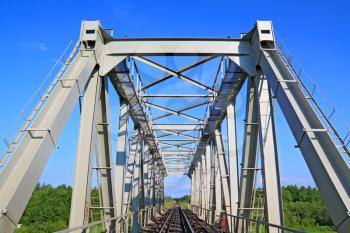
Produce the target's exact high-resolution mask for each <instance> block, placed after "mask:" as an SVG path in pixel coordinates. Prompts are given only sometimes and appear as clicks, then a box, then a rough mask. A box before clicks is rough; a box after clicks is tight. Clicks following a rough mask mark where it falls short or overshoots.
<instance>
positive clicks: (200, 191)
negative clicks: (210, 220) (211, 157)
mask: <svg viewBox="0 0 350 233" xmlns="http://www.w3.org/2000/svg"><path fill="white" fill-rule="evenodd" d="M197 169H198V198H199V203H198V206H199V207H200V208H199V217H200V218H203V209H202V207H203V185H202V184H203V171H202V161H201V159H200V160H199V161H198V163H197Z"/></svg>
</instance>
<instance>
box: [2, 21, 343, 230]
mask: <svg viewBox="0 0 350 233" xmlns="http://www.w3.org/2000/svg"><path fill="white" fill-rule="evenodd" d="M75 49H77V52H75V50H74V51H73V52H72V54H71V55H70V56H69V59H68V60H69V62H67V64H66V66H65V67H64V68H63V69H61V71H60V72H59V74H58V76H57V77H56V78H55V79H54V82H53V83H52V85H51V86H50V87H49V89H48V90H49V91H47V92H45V93H44V96H43V97H42V98H41V99H40V102H39V103H38V105H37V106H41V107H39V108H37V107H36V109H34V111H33V114H31V115H30V117H29V119H28V120H27V121H26V123H25V125H24V127H22V129H21V130H20V132H19V133H18V134H17V135H16V138H15V140H14V143H12V144H11V147H10V148H9V150H8V151H7V152H6V154H5V156H6V157H5V159H2V160H0V161H5V160H7V158H10V159H9V160H8V162H7V164H6V166H5V167H4V168H3V170H2V172H1V174H0V232H4V233H12V232H13V231H14V230H15V228H16V226H17V224H18V222H19V220H20V217H21V215H22V214H23V211H24V209H25V207H26V205H27V203H28V201H29V198H30V196H31V194H32V192H33V190H34V188H35V186H36V184H37V182H38V180H39V178H40V175H41V173H42V171H43V170H44V168H45V165H46V163H47V161H48V159H49V158H50V155H51V153H52V152H53V150H54V149H55V148H56V146H57V144H56V143H57V141H58V139H59V136H60V133H61V132H62V130H63V128H64V126H65V124H66V122H67V121H68V119H69V115H70V113H71V112H72V110H73V108H74V106H75V104H76V102H77V101H78V99H79V97H80V96H84V97H83V98H84V100H83V106H82V112H81V119H80V125H81V127H80V132H79V140H78V141H79V143H78V152H77V163H76V170H75V179H74V187H73V195H72V203H71V204H72V209H71V215H70V227H75V228H74V231H75V232H82V231H84V230H77V229H79V227H80V226H86V225H89V224H88V222H89V211H90V210H91V209H92V208H101V207H102V209H101V212H102V213H103V214H102V216H103V220H107V219H112V220H111V221H102V223H103V224H104V225H103V227H104V229H105V230H106V231H107V232H123V233H126V232H128V224H127V223H128V218H130V217H131V218H132V219H131V221H132V222H133V226H132V229H131V231H132V232H138V231H139V229H140V227H141V226H144V225H145V223H146V222H147V221H148V220H150V219H152V218H153V217H155V216H156V214H158V213H161V212H162V210H163V207H164V178H165V176H166V175H170V174H177V175H184V174H187V175H188V176H189V177H190V178H191V181H192V182H191V195H192V199H191V204H192V205H193V206H192V208H193V207H194V206H197V207H196V208H193V210H194V211H195V212H196V213H197V214H198V215H199V216H200V217H201V218H202V219H204V220H205V221H208V222H209V223H211V224H213V223H214V222H215V221H217V220H219V218H221V217H222V216H224V215H223V214H224V212H226V213H229V214H234V215H235V214H237V215H241V216H244V217H249V216H250V213H251V210H252V209H254V206H253V203H252V200H253V195H254V188H255V187H254V179H255V173H256V171H257V169H258V168H257V167H256V165H257V142H258V138H259V142H260V153H261V163H262V175H263V185H264V196H265V208H264V212H265V214H266V216H265V217H266V219H267V221H269V222H270V223H273V224H277V225H282V224H283V213H282V201H281V192H280V181H279V180H280V178H279V169H278V153H277V143H276V133H275V128H276V127H277V126H275V124H274V119H273V106H272V101H271V93H272V92H273V94H274V96H275V97H276V99H277V101H278V103H279V105H280V107H281V109H282V112H283V114H284V116H285V117H286V119H287V122H288V125H289V127H290V129H291V130H292V133H293V135H294V138H295V140H296V142H297V146H298V147H299V148H300V150H301V152H302V154H303V156H304V159H305V161H306V164H307V165H308V167H309V169H310V172H311V174H312V176H313V178H314V180H315V183H316V185H317V187H318V189H319V190H320V193H321V197H322V198H323V200H324V201H325V204H326V207H327V209H328V211H329V214H330V216H331V218H332V220H333V222H334V224H335V226H336V228H337V231H338V232H340V233H346V232H348V229H350V218H349V211H350V198H349V195H350V170H349V167H348V165H347V164H346V162H345V161H344V159H343V157H342V156H341V153H340V149H344V145H340V147H339V148H338V147H337V145H335V143H334V141H333V140H332V138H331V136H330V134H329V132H328V129H327V128H325V126H324V125H323V124H322V121H321V119H320V118H319V116H318V115H317V112H319V108H318V107H317V108H318V109H314V108H313V107H312V105H310V102H309V100H308V98H311V97H310V96H305V94H304V93H305V92H303V90H304V89H303V88H304V86H303V85H301V83H300V79H299V78H296V77H295V75H293V70H292V67H291V65H290V64H289V63H288V64H286V61H285V59H284V58H283V57H281V55H280V51H279V50H277V49H276V46H275V38H274V32H273V28H272V23H271V21H257V23H256V25H255V27H254V28H253V30H252V31H250V32H249V33H247V34H246V35H245V36H243V37H242V38H240V39H227V38H226V39H224V38H143V39H142V38H113V37H112V36H111V35H110V34H109V33H108V32H107V31H105V30H104V29H103V28H102V26H101V24H100V23H99V21H83V23H82V27H81V35H80V40H79V43H78V46H76V47H75ZM150 56H205V57H202V58H200V59H199V60H197V61H195V62H192V63H191V64H189V65H187V66H184V67H182V68H180V69H178V70H174V69H172V68H169V67H167V66H165V65H162V64H160V63H157V62H155V61H153V60H152V59H151V58H149V57H150ZM219 56H222V59H221V61H220V65H219V69H218V72H217V75H216V76H215V77H213V80H214V84H213V86H208V85H207V84H204V83H203V82H200V81H197V80H195V79H193V78H191V77H189V75H188V73H185V72H187V71H189V70H191V69H193V68H195V67H198V66H200V65H202V64H205V63H206V62H209V61H212V60H215V59H217V58H219ZM139 62H141V63H143V64H145V65H148V66H151V67H153V68H156V69H158V70H160V71H162V72H165V73H167V74H166V75H165V76H163V77H160V78H157V79H155V81H153V82H150V83H148V84H145V85H144V84H143V83H142V79H141V75H140V73H139V72H138V68H137V64H138V63H139ZM172 77H175V78H178V80H181V81H183V82H187V83H190V84H191V85H193V86H194V87H196V88H200V89H202V92H205V93H204V94H197V93H186V94H181V95H178V94H173V93H166V94H162V93H159V94H150V93H146V92H145V91H146V90H148V89H149V88H151V87H156V86H157V85H158V84H160V83H162V82H164V81H166V80H169V79H170V78H172ZM246 77H249V78H246ZM261 77H263V78H261ZM265 77H266V79H265ZM107 79H108V80H109V81H110V82H111V84H112V86H113V88H114V90H115V91H116V92H117V94H118V96H119V98H120V103H121V104H120V115H119V126H118V129H117V130H118V139H117V155H116V165H115V167H114V165H113V164H112V161H113V159H112V157H113V154H114V153H113V151H112V148H111V137H110V131H113V130H114V129H111V128H110V127H109V124H110V121H112V120H113V119H109V118H110V117H109V112H108V110H109V107H110V106H109V100H108V97H109V91H110V90H108V89H107V86H108V85H107V82H108V81H107ZM246 79H248V92H247V101H246V102H247V104H246V121H245V134H244V145H243V156H242V157H243V158H242V164H243V167H242V168H241V177H240V179H239V177H238V168H237V164H238V160H237V157H238V156H237V147H238V146H237V142H236V137H237V135H236V126H235V123H236V122H235V109H234V104H235V98H236V96H237V95H238V93H239V92H240V90H241V87H242V85H243V84H244V82H245V80H246ZM309 94H310V93H309ZM159 98H173V99H182V98H202V99H204V100H203V101H199V102H195V103H192V104H191V105H189V106H185V107H182V108H179V109H172V108H170V107H169V106H162V105H159V104H157V103H155V102H154V101H157V99H159ZM200 106H206V107H207V110H206V112H205V113H204V116H203V118H200V117H197V116H195V115H193V114H189V113H188V112H186V111H187V110H191V109H194V108H197V107H200ZM151 108H157V109H160V110H162V111H165V112H166V113H164V114H160V115H158V116H152V114H151V113H152V110H151ZM169 116H172V117H174V116H178V117H182V118H185V119H186V120H191V121H194V123H191V124H188V123H186V124H185V123H184V124H179V123H177V124H172V123H167V124H162V123H160V121H159V120H162V119H164V118H166V117H169ZM225 117H227V127H228V128H227V131H228V148H225V147H224V143H223V138H222V135H221V125H222V122H223V119H224V118H225ZM129 118H130V119H131V120H132V123H133V126H134V134H133V135H128V134H127V132H128V124H129ZM328 126H329V125H328ZM330 129H331V130H332V132H333V133H334V132H335V129H334V127H333V126H332V125H330ZM336 135H339V134H337V133H336ZM129 139H131V145H130V146H128V140H129ZM95 142H96V143H95ZM213 142H214V143H213ZM96 144H97V147H95V146H96ZM95 148H97V150H96V149H95ZM93 155H96V156H97V157H96V162H97V167H96V168H95V169H96V170H97V175H98V180H99V186H100V187H99V188H100V191H101V200H100V201H101V207H92V206H91V203H90V190H91V174H92V160H93V159H92V157H93ZM226 155H228V156H226ZM127 159H128V162H127V164H126V160H127ZM227 159H228V161H227ZM1 163H2V162H1ZM2 164H3V163H2ZM228 165H229V166H228ZM113 169H115V175H114V176H113V177H112V171H113ZM113 178H114V180H113ZM238 180H240V182H238ZM238 194H239V195H238ZM131 198H132V199H131ZM131 200H132V210H133V214H130V211H129V207H130V203H131ZM237 202H238V203H237ZM222 207H224V208H222ZM205 209H209V210H210V211H208V210H205ZM228 221H229V229H230V230H231V232H243V231H244V229H243V225H242V224H243V223H242V222H241V221H238V222H237V224H236V226H234V225H233V223H232V224H231V223H230V221H231V219H228ZM114 226H115V228H116V229H115V230H114V229H113V228H114ZM245 230H246V229H245ZM269 230H270V232H274V230H273V229H272V228H270V229H269Z"/></svg>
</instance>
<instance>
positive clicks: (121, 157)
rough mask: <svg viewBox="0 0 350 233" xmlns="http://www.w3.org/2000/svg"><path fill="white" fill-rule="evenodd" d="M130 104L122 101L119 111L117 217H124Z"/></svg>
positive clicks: (116, 186)
mask: <svg viewBox="0 0 350 233" xmlns="http://www.w3.org/2000/svg"><path fill="white" fill-rule="evenodd" d="M128 120H129V113H128V104H127V103H126V101H124V100H122V99H121V100H120V110H119V129H118V139H117V140H118V142H117V158H116V168H115V180H114V182H115V188H114V192H115V202H116V204H115V216H122V215H123V200H124V197H123V193H124V175H125V163H126V154H127V144H128ZM121 222H122V221H121V220H119V221H117V223H116V232H117V233H118V232H121V227H122V225H121Z"/></svg>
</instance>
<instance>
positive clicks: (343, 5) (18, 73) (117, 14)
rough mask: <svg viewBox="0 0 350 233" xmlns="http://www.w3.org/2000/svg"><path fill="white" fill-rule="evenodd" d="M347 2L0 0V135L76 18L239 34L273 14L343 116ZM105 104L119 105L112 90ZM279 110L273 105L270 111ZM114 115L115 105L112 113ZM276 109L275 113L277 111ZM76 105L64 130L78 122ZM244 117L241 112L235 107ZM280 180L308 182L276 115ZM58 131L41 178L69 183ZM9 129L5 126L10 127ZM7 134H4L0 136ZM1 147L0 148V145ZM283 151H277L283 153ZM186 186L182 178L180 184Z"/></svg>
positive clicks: (126, 27) (132, 31) (130, 27)
mask: <svg viewBox="0 0 350 233" xmlns="http://www.w3.org/2000/svg"><path fill="white" fill-rule="evenodd" d="M349 10H350V3H349V2H348V1H345V0H344V1H305V0H304V1H302V0H294V1H233V0H230V1H220V0H219V1H188V0H187V1H142V0H141V1H103V3H102V1H65V0H62V1H22V2H21V3H20V2H18V1H5V2H2V3H1V7H0V15H1V20H0V28H1V39H0V40H1V45H2V46H1V54H0V64H1V71H2V72H1V75H0V80H1V84H0V106H1V112H0V133H1V136H3V134H6V133H5V132H6V131H7V129H8V128H9V127H10V124H12V123H13V121H14V118H15V117H16V116H18V114H19V111H20V109H21V108H22V106H23V105H24V104H25V103H26V101H27V100H28V99H29V98H30V96H31V95H32V93H33V92H34V90H35V89H36V88H37V87H38V85H39V83H40V82H41V80H42V79H43V78H44V77H45V75H46V74H47V72H48V71H49V69H50V67H51V66H52V65H53V64H54V62H55V60H56V59H57V58H58V56H59V55H60V53H61V52H62V50H63V49H64V47H65V46H66V45H67V43H68V42H69V41H70V40H76V39H77V38H78V36H79V29H80V22H81V20H96V19H99V20H101V22H102V25H103V26H104V27H106V28H113V29H114V35H115V36H121V37H124V36H128V37H227V36H231V37H239V33H241V32H247V31H249V30H250V29H251V28H252V26H253V25H254V22H255V21H256V20H258V19H260V20H273V24H274V27H275V30H276V32H277V33H278V35H279V36H280V37H281V38H282V39H283V42H284V43H285V44H286V45H287V47H288V48H289V50H290V52H291V53H292V55H293V59H296V60H298V62H299V63H300V64H302V67H303V68H304V70H306V71H307V72H308V74H310V76H311V77H312V78H313V79H314V80H315V81H316V83H317V84H318V85H319V87H320V89H321V90H323V92H324V93H325V95H326V96H327V97H328V99H329V100H330V102H331V103H333V104H334V105H335V106H336V107H337V109H338V111H339V112H340V113H341V114H342V115H344V116H345V118H346V119H347V121H348V122H349V121H350V108H349V102H348V99H349V98H350V94H349V87H350V74H349V70H348V68H349V66H350V57H349V54H350V43H349V38H350V31H349V28H350V27H349V22H350V14H349ZM112 105H113V106H114V107H115V108H116V107H117V106H118V103H117V100H116V97H115V98H114V100H113V101H112ZM277 112H278V110H277ZM113 114H114V116H115V117H116V112H114V113H113V112H112V116H113ZM277 114H278V113H277ZM78 117H79V116H78V111H77V109H76V111H75V113H74V114H73V117H72V120H71V121H70V122H69V123H68V128H69V129H73V128H74V129H77V125H78V119H79V118H78ZM239 117H241V118H242V119H243V117H244V116H243V111H241V113H239ZM277 123H278V127H279V128H280V129H281V130H279V131H278V136H279V140H280V142H281V146H280V151H281V152H280V157H281V158H280V162H281V170H282V182H283V183H284V184H299V185H313V181H312V178H311V177H310V175H309V173H308V172H307V169H306V165H305V163H304V162H303V160H302V157H301V155H300V153H299V152H298V151H297V150H296V149H294V148H293V145H294V139H293V140H290V138H291V134H290V132H289V131H288V130H283V129H285V128H287V127H286V124H285V122H284V120H283V119H282V118H281V117H280V118H279V119H278V120H277ZM69 129H67V130H65V131H64V133H63V135H62V138H61V140H60V144H61V145H62V146H61V147H60V149H59V150H57V151H56V152H55V153H54V155H53V156H52V159H51V160H50V162H49V165H48V167H47V169H46V170H45V172H44V174H43V176H42V178H41V181H42V182H46V183H52V184H54V185H57V184H61V183H68V184H70V183H71V181H72V177H73V175H72V173H73V167H74V153H75V149H76V148H75V144H74V140H75V139H74V138H75V137H76V135H77V130H69ZM13 131H14V130H12V131H11V132H13ZM5 136H6V135H5ZM0 151H1V152H3V151H4V147H3V146H1V147H0ZM282 151H283V152H282ZM167 181H168V182H167V184H169V185H168V186H167V187H168V188H167V193H168V194H171V195H174V196H180V195H182V194H184V193H186V192H187V191H188V180H187V179H186V178H180V179H177V178H169V180H167ZM184 183H185V185H182V184H184Z"/></svg>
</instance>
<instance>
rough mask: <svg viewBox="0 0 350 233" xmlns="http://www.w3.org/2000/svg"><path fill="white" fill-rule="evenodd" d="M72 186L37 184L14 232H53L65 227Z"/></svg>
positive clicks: (67, 219)
mask: <svg viewBox="0 0 350 233" xmlns="http://www.w3.org/2000/svg"><path fill="white" fill-rule="evenodd" d="M71 196H72V188H71V187H69V186H66V185H60V186H58V187H56V188H53V187H52V186H51V185H46V184H43V185H39V184H38V185H37V186H36V188H35V191H34V193H33V195H32V197H31V199H30V201H29V203H28V206H27V208H26V210H25V211H24V214H23V216H22V218H21V221H20V224H22V227H21V228H20V229H17V230H16V232H36V233H44V232H53V231H58V230H62V229H64V228H66V227H67V225H68V221H69V210H70V201H71Z"/></svg>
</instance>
